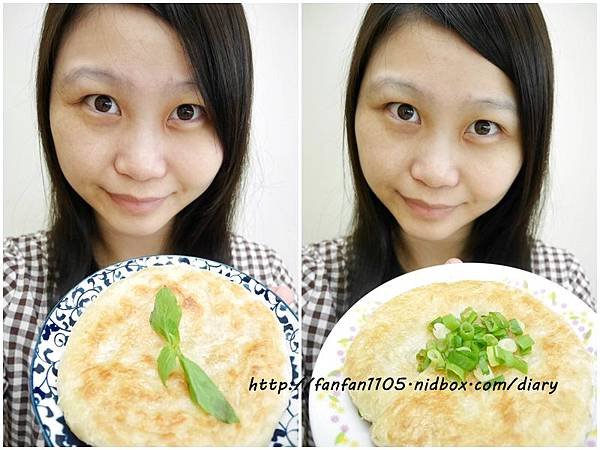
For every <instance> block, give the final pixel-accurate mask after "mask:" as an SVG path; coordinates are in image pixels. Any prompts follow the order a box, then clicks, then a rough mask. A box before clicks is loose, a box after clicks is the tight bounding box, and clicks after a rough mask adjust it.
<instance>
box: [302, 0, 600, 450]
mask: <svg viewBox="0 0 600 450" xmlns="http://www.w3.org/2000/svg"><path fill="white" fill-rule="evenodd" d="M552 101H553V65H552V52H551V46H550V41H549V38H548V33H547V30H546V25H545V22H544V19H543V16H542V14H541V11H540V9H539V7H538V6H537V5H517V4H510V5H500V4H492V5H484V4H468V5H458V4H448V5H427V4H414V5H413V4H401V5H393V4H374V5H372V6H370V7H369V9H368V10H367V13H366V15H365V17H364V20H363V23H362V26H361V28H360V31H359V33H358V37H357V40H356V44H355V48H354V53H353V57H352V63H351V67H350V74H349V78H348V85H347V93H346V109H345V120H346V135H347V138H348V151H349V157H350V163H351V167H352V176H353V181H354V188H355V208H354V220H353V226H352V230H351V233H350V235H349V236H347V237H344V238H340V239H336V240H330V241H323V242H318V243H315V244H312V245H309V246H307V247H306V248H305V249H304V252H303V289H302V290H303V299H304V304H303V329H304V335H303V337H304V342H303V349H304V350H303V351H304V355H303V356H304V360H303V361H304V370H305V373H304V374H305V376H310V375H311V373H312V370H313V366H314V363H315V361H316V358H317V356H318V353H319V350H320V348H321V346H322V344H323V342H324V340H325V338H326V336H327V335H328V334H329V332H330V331H331V329H332V328H333V326H334V325H335V323H336V322H337V320H338V319H339V318H340V317H341V316H342V315H343V314H344V313H345V312H346V311H347V310H348V309H349V308H350V307H351V306H352V305H353V304H354V303H355V302H356V301H357V300H359V299H360V298H361V297H362V296H363V295H364V294H366V293H367V292H369V291H371V290H372V289H374V288H375V287H377V286H379V285H381V284H382V283H384V282H386V281H388V280H390V279H391V278H394V277H396V276H398V275H401V274H403V273H406V272H409V271H412V270H415V269H419V268H423V267H428V266H431V265H436V264H442V263H444V262H446V261H448V260H450V259H453V258H460V259H461V260H463V261H473V262H485V263H495V264H503V265H507V266H513V267H518V268H521V269H524V270H528V271H531V272H534V273H536V274H539V275H541V276H544V277H546V278H548V279H550V280H553V281H555V282H557V283H559V284H562V285H563V286H564V287H566V288H567V289H569V290H570V291H571V292H573V293H575V294H576V295H578V296H579V297H580V298H581V299H582V300H583V301H584V302H586V303H587V304H588V305H590V306H592V307H593V306H594V305H595V300H594V299H593V298H592V297H591V294H590V290H589V283H588V280H587V278H586V277H585V275H584V273H583V270H582V268H581V266H580V265H579V263H578V262H577V261H576V260H575V258H574V257H573V255H571V254H569V253H567V252H565V251H563V250H560V249H556V248H553V247H549V246H547V245H545V244H543V243H542V242H540V241H539V240H536V239H535V231H536V226H537V223H538V217H539V213H540V209H541V201H540V199H541V195H542V188H543V185H544V180H545V178H546V174H547V166H548V147H549V140H550V133H551V123H552ZM307 395H308V392H305V398H306V397H307ZM307 409H308V408H306V407H305V408H304V411H307ZM304 424H305V427H306V429H307V430H308V428H309V427H308V426H307V425H308V421H307V420H306V416H305V422H304ZM305 444H308V445H312V439H311V438H310V435H308V436H307V435H305Z"/></svg>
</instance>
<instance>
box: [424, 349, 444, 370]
mask: <svg viewBox="0 0 600 450" xmlns="http://www.w3.org/2000/svg"><path fill="white" fill-rule="evenodd" d="M427 358H429V359H430V360H431V363H432V364H433V365H434V367H436V368H438V367H440V366H441V367H444V358H443V356H442V354H441V353H440V352H439V351H437V350H429V351H428V352H427Z"/></svg>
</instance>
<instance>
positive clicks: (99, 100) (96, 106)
mask: <svg viewBox="0 0 600 450" xmlns="http://www.w3.org/2000/svg"><path fill="white" fill-rule="evenodd" d="M84 102H85V103H86V104H87V105H88V106H89V107H90V108H92V109H93V110H94V111H97V112H99V113H102V114H114V115H119V114H121V110H120V109H119V105H117V102H116V101H115V99H114V98H112V97H109V96H108V95H88V96H87V97H86V98H85V99H84Z"/></svg>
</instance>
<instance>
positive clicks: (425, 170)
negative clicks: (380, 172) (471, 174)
mask: <svg viewBox="0 0 600 450" xmlns="http://www.w3.org/2000/svg"><path fill="white" fill-rule="evenodd" d="M457 147H458V145H457V143H454V142H452V140H451V139H449V138H448V137H447V136H444V135H443V134H442V133H438V134H435V135H434V136H431V137H430V138H428V139H424V140H423V141H422V142H421V143H420V146H419V148H417V149H415V155H414V158H413V160H412V164H411V168H410V174H411V176H412V177H413V178H414V179H415V180H417V181H419V182H421V183H423V184H424V185H426V186H428V187H430V188H444V187H454V186H456V185H457V184H458V182H459V179H460V171H459V168H458V156H459V155H458V148H457Z"/></svg>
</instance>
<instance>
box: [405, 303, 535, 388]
mask: <svg viewBox="0 0 600 450" xmlns="http://www.w3.org/2000/svg"><path fill="white" fill-rule="evenodd" d="M459 317H460V318H459ZM459 317H457V316H455V315H453V314H446V315H445V316H439V317H437V318H436V319H434V320H433V321H431V322H430V323H429V324H428V328H429V331H431V333H432V334H433V336H434V337H435V339H432V340H430V341H429V342H427V344H426V346H425V348H423V349H421V350H420V351H419V352H418V353H417V355H416V359H417V370H418V371H419V372H422V371H424V370H426V369H427V368H428V367H429V366H431V367H432V368H433V369H435V370H443V371H445V372H446V374H447V375H448V376H449V377H452V378H458V379H460V380H463V381H464V380H465V377H466V376H467V375H468V374H469V373H471V372H473V373H474V375H475V377H476V378H477V379H479V380H485V381H488V380H489V381H503V380H504V377H503V376H502V375H500V376H497V377H495V378H494V373H493V372H492V367H506V368H514V369H516V370H518V371H520V372H522V373H524V374H527V369H528V365H527V362H526V361H525V360H524V359H523V358H522V357H523V356H524V355H527V354H529V353H531V351H532V348H533V344H534V341H533V339H532V338H531V337H530V336H529V335H524V334H523V330H524V329H525V326H524V325H523V324H522V323H521V322H520V321H518V320H517V319H511V320H508V319H507V318H506V317H505V316H504V315H503V314H502V313H500V312H497V311H492V312H489V313H488V314H483V315H482V314H478V313H477V312H476V311H475V310H473V308H471V307H468V308H466V309H465V310H464V311H463V312H461V313H460V315H459Z"/></svg>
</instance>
